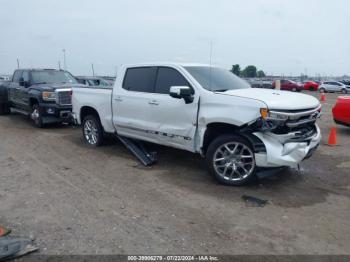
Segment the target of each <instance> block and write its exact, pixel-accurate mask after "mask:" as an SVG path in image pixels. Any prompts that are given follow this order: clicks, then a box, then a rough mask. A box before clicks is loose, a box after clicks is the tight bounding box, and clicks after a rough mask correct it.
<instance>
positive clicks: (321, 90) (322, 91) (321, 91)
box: [318, 87, 326, 93]
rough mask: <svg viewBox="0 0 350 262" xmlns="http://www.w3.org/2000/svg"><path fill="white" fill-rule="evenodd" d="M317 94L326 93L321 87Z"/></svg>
mask: <svg viewBox="0 0 350 262" xmlns="http://www.w3.org/2000/svg"><path fill="white" fill-rule="evenodd" d="M318 92H320V93H326V90H325V89H324V88H323V87H322V88H320V89H318Z"/></svg>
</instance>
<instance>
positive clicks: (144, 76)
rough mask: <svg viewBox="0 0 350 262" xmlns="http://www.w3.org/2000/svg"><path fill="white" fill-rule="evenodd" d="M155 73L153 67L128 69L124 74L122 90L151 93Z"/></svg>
mask: <svg viewBox="0 0 350 262" xmlns="http://www.w3.org/2000/svg"><path fill="white" fill-rule="evenodd" d="M155 73H156V68H155V67H137V68H129V69H127V71H126V74H125V78H124V82H123V88H124V89H126V90H129V91H136V92H145V93H152V92H153V91H154V80H155Z"/></svg>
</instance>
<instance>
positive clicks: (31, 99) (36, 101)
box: [29, 97, 39, 107]
mask: <svg viewBox="0 0 350 262" xmlns="http://www.w3.org/2000/svg"><path fill="white" fill-rule="evenodd" d="M36 104H39V102H38V100H37V99H36V98H33V97H31V98H29V105H30V107H33V106H34V105H36Z"/></svg>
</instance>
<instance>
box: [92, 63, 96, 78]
mask: <svg viewBox="0 0 350 262" xmlns="http://www.w3.org/2000/svg"><path fill="white" fill-rule="evenodd" d="M91 69H92V76H95V70H94V64H93V63H92V64H91Z"/></svg>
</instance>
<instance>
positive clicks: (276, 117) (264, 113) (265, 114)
mask: <svg viewBox="0 0 350 262" xmlns="http://www.w3.org/2000/svg"><path fill="white" fill-rule="evenodd" d="M260 115H261V118H262V119H264V120H270V121H286V120H288V116H287V115H284V114H279V113H278V112H273V111H269V110H268V109H267V108H260Z"/></svg>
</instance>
